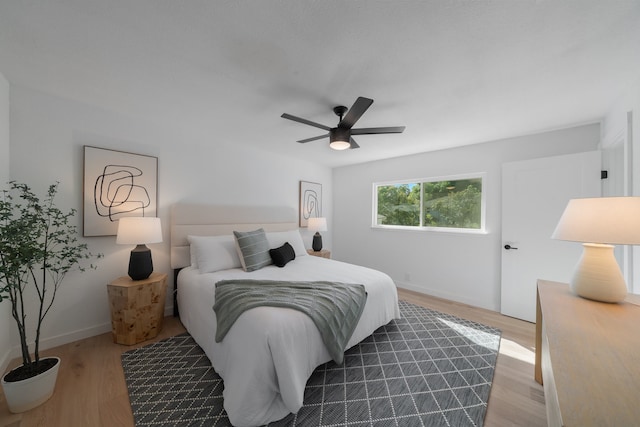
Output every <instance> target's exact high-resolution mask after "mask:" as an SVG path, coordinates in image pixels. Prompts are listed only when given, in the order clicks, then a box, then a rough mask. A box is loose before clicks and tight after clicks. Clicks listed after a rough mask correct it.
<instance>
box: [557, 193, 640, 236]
mask: <svg viewBox="0 0 640 427" xmlns="http://www.w3.org/2000/svg"><path fill="white" fill-rule="evenodd" d="M551 238H552V239H558V240H569V241H573V242H583V243H606V244H612V245H635V244H640V197H596V198H587V199H572V200H570V201H569V203H568V204H567V207H566V208H565V210H564V213H563V214H562V217H561V218H560V221H559V222H558V225H557V226H556V229H555V231H554V232H553V234H552V235H551Z"/></svg>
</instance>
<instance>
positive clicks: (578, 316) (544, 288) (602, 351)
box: [535, 280, 640, 427]
mask: <svg viewBox="0 0 640 427" xmlns="http://www.w3.org/2000/svg"><path fill="white" fill-rule="evenodd" d="M535 378H536V381H538V382H539V383H541V384H543V385H544V394H545V402H546V407H547V419H548V421H549V426H552V427H553V426H636V425H640V297H639V296H638V295H632V294H630V295H629V296H628V297H627V300H626V301H625V302H624V303H621V304H607V303H601V302H596V301H590V300H587V299H584V298H580V297H577V296H575V295H573V294H572V293H571V292H570V290H569V285H567V284H564V283H557V282H549V281H545V280H538V297H537V310H536V364H535Z"/></svg>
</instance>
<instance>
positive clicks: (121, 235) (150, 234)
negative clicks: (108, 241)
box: [116, 216, 162, 245]
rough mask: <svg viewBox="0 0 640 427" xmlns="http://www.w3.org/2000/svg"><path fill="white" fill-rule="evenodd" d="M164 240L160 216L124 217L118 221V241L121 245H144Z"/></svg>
mask: <svg viewBox="0 0 640 427" xmlns="http://www.w3.org/2000/svg"><path fill="white" fill-rule="evenodd" d="M160 242H162V225H161V224H160V218H155V217H140V216H136V217H133V216H131V217H124V218H120V220H119V221H118V235H117V237H116V243H118V244H121V245H141V244H142V245H143V244H147V243H160Z"/></svg>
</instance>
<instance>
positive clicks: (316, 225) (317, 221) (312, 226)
mask: <svg viewBox="0 0 640 427" xmlns="http://www.w3.org/2000/svg"><path fill="white" fill-rule="evenodd" d="M307 226H308V227H309V230H311V231H327V219H326V218H309V222H308V223H307Z"/></svg>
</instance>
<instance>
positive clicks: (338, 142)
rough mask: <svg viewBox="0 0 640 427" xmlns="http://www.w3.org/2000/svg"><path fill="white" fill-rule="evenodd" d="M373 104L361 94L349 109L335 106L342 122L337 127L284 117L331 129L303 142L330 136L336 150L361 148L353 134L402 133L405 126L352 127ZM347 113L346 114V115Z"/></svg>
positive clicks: (330, 142) (330, 141)
mask: <svg viewBox="0 0 640 427" xmlns="http://www.w3.org/2000/svg"><path fill="white" fill-rule="evenodd" d="M371 104H373V99H369V98H364V97H362V96H359V97H358V99H356V102H354V103H353V105H352V106H351V108H350V109H347V107H345V106H344V105H338V106H337V107H334V108H333V112H334V113H335V114H336V115H337V116H338V117H340V122H339V123H338V126H336V127H333V128H332V127H329V126H325V125H323V124H320V123H316V122H312V121H310V120H307V119H303V118H300V117H296V116H292V115H291V114H287V113H284V114H283V115H282V116H280V117H282V118H285V119H289V120H293V121H294V122H298V123H303V124H305V125H309V126H314V127H317V128H320V129H324V130H327V131H329V133H327V134H324V135H320V136H314V137H313V138H307V139H302V140H300V141H298V142H299V143H301V144H304V143H307V142H311V141H316V140H318V139H322V138H326V137H327V136H328V137H329V146H330V147H331V148H333V149H334V150H345V149H347V148H360V146H359V145H358V144H357V143H356V141H354V139H353V137H352V135H373V134H379V133H402V132H403V131H404V126H394V127H381V128H360V129H352V128H353V125H355V124H356V122H357V121H358V120H359V119H360V117H362V115H363V114H364V113H365V111H367V109H368V108H369V107H370V106H371ZM345 113H346V115H345Z"/></svg>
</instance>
